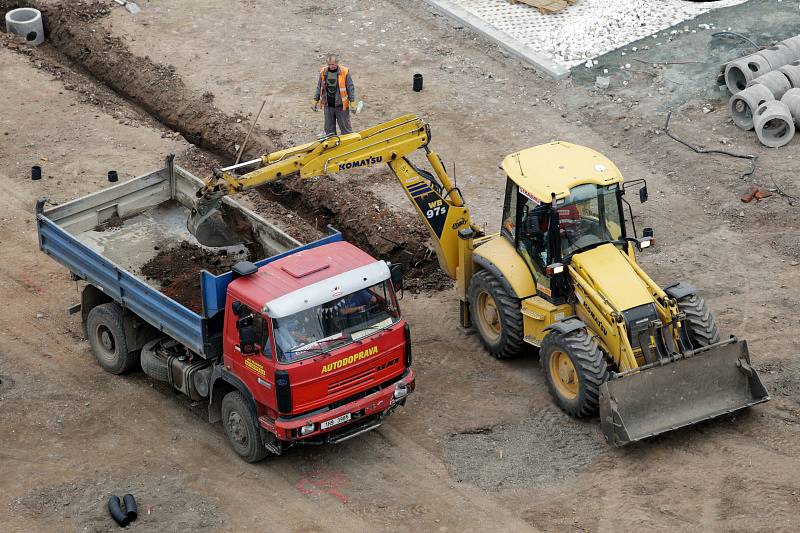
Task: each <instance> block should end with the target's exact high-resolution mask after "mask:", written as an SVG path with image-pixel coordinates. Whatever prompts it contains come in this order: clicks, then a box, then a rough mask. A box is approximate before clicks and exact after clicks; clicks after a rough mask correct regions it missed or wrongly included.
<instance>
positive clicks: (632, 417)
mask: <svg viewBox="0 0 800 533" xmlns="http://www.w3.org/2000/svg"><path fill="white" fill-rule="evenodd" d="M430 138H431V135H430V128H429V126H428V124H426V123H425V122H424V121H423V120H421V119H420V118H419V117H417V116H414V115H406V116H402V117H399V118H397V119H395V120H391V121H389V122H386V123H383V124H380V125H378V126H375V127H373V128H370V129H367V130H364V131H361V132H358V133H352V134H347V135H341V136H329V137H325V138H321V139H319V140H317V141H314V142H311V143H308V144H304V145H302V146H296V147H293V148H289V149H286V150H281V151H278V152H274V153H270V154H267V155H265V156H263V157H261V158H259V159H255V160H253V161H247V162H245V163H242V164H239V165H234V166H232V167H228V168H223V169H219V170H215V172H214V175H213V176H212V177H211V178H209V179H208V181H207V183H206V185H205V187H203V188H202V189H201V190H200V191H198V197H199V200H198V202H197V205H196V208H195V210H194V211H193V214H192V216H191V217H190V220H189V229H190V230H191V231H192V232H193V233H194V234H195V235H196V236H197V237H198V239H199V240H200V241H201V242H203V243H206V244H210V245H220V244H226V243H225V242H224V241H225V240H226V239H227V238H228V236H227V235H226V234H225V230H224V226H222V225H221V224H220V222H221V219H220V216H219V210H218V206H219V203H220V200H221V198H222V197H223V196H224V195H227V194H234V193H237V192H241V191H244V190H247V189H250V188H253V187H258V186H259V185H263V184H265V183H268V182H271V181H274V180H277V179H280V178H285V177H289V176H300V177H302V178H310V177H314V176H320V175H324V174H331V173H336V172H342V171H347V170H349V169H354V168H361V167H369V166H373V165H377V164H381V163H385V164H387V165H388V166H389V168H391V170H392V172H393V173H394V174H395V176H396V177H397V179H398V181H399V182H400V185H401V186H402V187H403V189H404V191H405V193H406V195H407V196H408V198H409V199H410V200H411V202H412V203H413V204H414V206H415V207H416V209H417V211H418V212H419V214H420V216H421V217H422V219H423V220H424V221H425V222H426V224H427V226H428V229H429V230H430V234H431V238H432V241H433V246H434V248H435V250H436V253H437V255H438V259H439V264H440V265H441V268H442V269H443V270H444V271H445V272H446V273H447V274H448V275H450V277H452V278H453V279H454V280H455V282H456V290H457V292H458V297H459V300H460V306H461V312H460V320H461V325H462V326H463V327H473V326H474V328H475V329H476V330H477V333H478V335H479V336H480V339H481V341H482V343H483V345H484V346H485V347H486V350H487V351H488V352H489V353H490V354H492V355H493V356H494V357H497V358H499V359H504V358H509V357H514V356H517V355H519V354H521V353H522V352H524V351H526V349H528V348H527V347H528V346H534V347H538V348H539V354H540V360H541V364H542V368H543V370H544V375H545V379H546V382H547V385H548V387H549V390H550V392H551V394H552V396H553V397H554V399H555V401H556V403H557V404H558V405H559V406H560V407H561V408H562V409H563V410H564V411H566V412H567V413H568V414H570V415H573V416H578V417H586V416H592V415H595V414H597V413H598V411H599V414H600V421H601V425H602V429H603V433H604V434H605V436H606V438H607V439H608V441H609V442H611V443H613V444H615V445H622V444H626V443H628V442H632V441H636V440H640V439H643V438H646V437H649V436H652V435H656V434H659V433H662V432H665V431H670V430H673V429H676V428H679V427H682V426H686V425H690V424H695V423H697V422H700V421H702V420H706V419H710V418H713V417H716V416H719V415H723V414H725V413H731V412H733V411H736V410H738V409H742V408H745V407H749V406H751V405H754V404H757V403H760V402H764V401H767V400H769V396H768V393H767V391H766V389H765V387H764V385H763V384H762V383H761V380H760V378H759V376H758V374H757V372H756V371H755V369H754V368H753V367H752V366H751V365H750V356H749V352H748V350H747V344H746V342H745V341H739V340H737V339H736V338H734V337H731V338H729V339H726V340H722V341H720V339H719V333H718V330H717V325H716V323H715V321H714V317H713V315H712V314H711V312H710V311H709V310H708V307H707V306H706V304H705V302H704V301H703V299H702V297H700V296H699V295H698V294H697V292H696V290H695V289H694V287H692V286H691V285H689V284H687V283H683V282H681V283H675V284H672V285H669V286H667V287H664V288H661V287H659V286H658V285H657V284H656V283H655V282H654V281H653V280H652V279H651V278H650V277H649V276H648V275H647V274H646V273H645V272H644V270H642V268H641V267H640V266H639V265H638V263H637V262H636V258H635V255H634V251H635V250H639V251H641V250H642V249H644V248H646V247H648V246H650V245H652V244H653V242H654V240H653V230H652V229H650V228H644V229H643V230H642V232H641V236H638V234H637V231H636V227H635V225H634V222H633V216H632V209H631V206H630V204H629V203H628V202H627V200H626V197H627V196H628V194H627V193H629V192H631V191H633V192H638V197H639V199H640V201H641V202H644V201H646V200H647V184H646V183H645V181H644V180H642V179H637V180H632V181H628V182H625V181H624V180H623V178H622V175H621V173H620V171H619V170H618V169H617V167H616V166H615V165H614V164H613V163H612V162H611V161H610V160H608V159H607V158H605V157H604V156H602V155H601V154H599V153H598V152H596V151H594V150H591V149H589V148H585V147H582V146H577V145H575V144H571V143H568V142H552V143H548V144H544V145H541V146H535V147H533V148H528V149H525V150H521V151H519V152H516V153H513V154H511V155H509V156H507V157H506V158H505V159H504V160H503V162H502V168H503V170H504V172H505V174H506V175H507V183H506V190H505V202H504V204H503V215H502V222H501V229H500V232H499V233H496V234H492V235H482V232H481V231H480V230H479V228H478V227H477V226H475V225H474V224H473V223H472V221H471V220H470V213H469V210H468V209H467V207H466V206H465V204H464V200H463V198H462V195H461V192H460V191H459V190H458V188H457V187H455V186H454V184H453V183H452V181H451V179H450V177H449V176H448V175H447V172H446V170H445V167H444V164H443V163H442V160H441V159H440V157H439V156H438V155H437V154H436V153H435V152H433V151H431V150H430V149H429V147H428V144H429V142H430ZM417 150H424V151H425V154H426V156H427V160H428V162H429V164H430V166H431V170H432V171H426V170H423V169H421V168H417V167H416V166H415V165H414V164H412V163H411V161H409V159H408V158H407V157H408V156H409V155H410V154H412V153H413V152H415V151H417ZM249 167H258V168H256V169H254V170H252V171H250V172H247V173H244V174H242V175H237V172H240V171H241V170H243V169H246V168H249ZM626 207H627V210H628V213H629V214H630V216H629V217H628V218H627V220H626V217H625V211H624V210H625V208H626Z"/></svg>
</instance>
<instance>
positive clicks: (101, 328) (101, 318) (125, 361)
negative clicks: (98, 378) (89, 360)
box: [86, 302, 139, 374]
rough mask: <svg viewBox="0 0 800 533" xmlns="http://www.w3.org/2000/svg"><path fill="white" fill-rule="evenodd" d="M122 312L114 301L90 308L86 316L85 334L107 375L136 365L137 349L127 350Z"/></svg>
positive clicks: (119, 372) (137, 358)
mask: <svg viewBox="0 0 800 533" xmlns="http://www.w3.org/2000/svg"><path fill="white" fill-rule="evenodd" d="M123 313H124V311H123V310H122V307H120V306H119V305H118V304H116V303H114V302H110V303H105V304H101V305H98V306H96V307H94V308H92V310H91V311H89V316H88V317H87V318H86V334H87V336H88V337H89V344H90V345H91V347H92V353H94V356H95V358H96V359H97V362H98V363H99V364H100V366H101V367H103V370H105V371H106V372H109V373H111V374H124V373H125V372H129V371H131V370H133V369H134V368H136V367H137V366H138V364H139V352H138V351H136V352H131V351H129V350H128V342H127V340H126V338H125V327H124V326H123V324H124V320H125V319H124V316H123Z"/></svg>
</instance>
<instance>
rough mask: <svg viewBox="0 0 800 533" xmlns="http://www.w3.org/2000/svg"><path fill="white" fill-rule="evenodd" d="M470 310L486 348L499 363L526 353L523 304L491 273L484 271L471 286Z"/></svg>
mask: <svg viewBox="0 0 800 533" xmlns="http://www.w3.org/2000/svg"><path fill="white" fill-rule="evenodd" d="M468 297H469V307H470V311H471V313H472V317H473V323H474V324H475V329H477V330H478V335H479V336H480V338H481V343H482V344H483V346H484V348H486V350H487V351H488V352H489V353H490V354H491V355H492V356H493V357H496V358H498V359H508V358H511V357H516V356H518V355H519V354H520V353H522V346H523V343H522V337H523V331H522V311H521V310H520V306H519V301H517V299H516V298H514V297H512V296H511V295H510V294H508V292H507V291H506V290H505V289H504V288H503V285H501V284H500V282H499V281H498V280H497V279H496V278H495V277H494V276H493V275H492V274H491V273H490V272H488V271H486V270H481V271H480V272H478V273H477V274H475V275H474V276H473V277H472V280H471V281H470V284H469V295H468Z"/></svg>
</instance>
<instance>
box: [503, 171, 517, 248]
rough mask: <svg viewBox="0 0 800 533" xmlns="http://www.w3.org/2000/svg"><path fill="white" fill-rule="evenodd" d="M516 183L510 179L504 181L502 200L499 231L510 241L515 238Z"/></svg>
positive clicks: (513, 240)
mask: <svg viewBox="0 0 800 533" xmlns="http://www.w3.org/2000/svg"><path fill="white" fill-rule="evenodd" d="M518 194H519V193H518V188H517V184H516V183H514V182H513V181H511V180H507V181H506V198H505V201H504V202H503V222H502V225H501V227H500V232H501V233H502V234H504V235H505V236H506V237H508V239H509V240H510V241H511V242H516V238H517V195H518Z"/></svg>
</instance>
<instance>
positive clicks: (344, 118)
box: [311, 54, 356, 135]
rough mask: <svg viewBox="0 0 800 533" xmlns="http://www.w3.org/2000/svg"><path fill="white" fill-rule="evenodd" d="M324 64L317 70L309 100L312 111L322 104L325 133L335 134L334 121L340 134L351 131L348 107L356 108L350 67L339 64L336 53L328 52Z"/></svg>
mask: <svg viewBox="0 0 800 533" xmlns="http://www.w3.org/2000/svg"><path fill="white" fill-rule="evenodd" d="M326 63H327V64H326V65H325V66H324V67H322V70H320V71H319V77H318V78H317V90H316V91H315V92H314V100H313V101H312V102H311V105H312V109H313V110H314V111H318V110H319V106H320V105H321V106H322V109H323V112H324V113H325V135H336V123H337V122H338V123H339V130H340V131H341V134H342V135H344V134H346V133H353V127H352V126H351V125H350V109H351V107H352V108H353V110H354V111H355V110H356V107H355V100H356V88H355V86H354V85H353V78H352V77H351V76H350V69H349V68H347V67H345V66H344V65H340V64H339V58H338V57H337V56H336V54H328V58H327V61H326Z"/></svg>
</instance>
